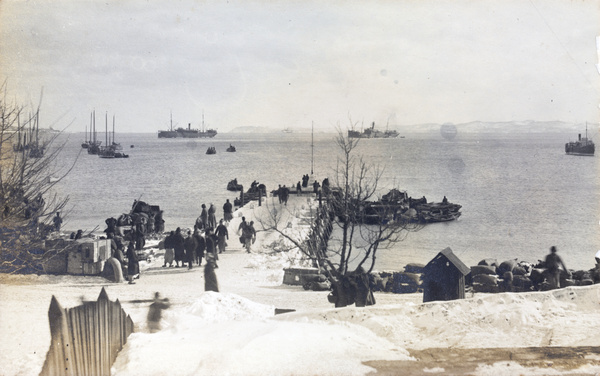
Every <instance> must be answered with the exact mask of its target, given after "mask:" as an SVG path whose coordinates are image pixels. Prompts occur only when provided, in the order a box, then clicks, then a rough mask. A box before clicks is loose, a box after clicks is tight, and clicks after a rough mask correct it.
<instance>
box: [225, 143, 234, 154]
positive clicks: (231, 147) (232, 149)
mask: <svg viewBox="0 0 600 376" xmlns="http://www.w3.org/2000/svg"><path fill="white" fill-rule="evenodd" d="M227 151H228V152H230V153H235V151H236V150H235V146H233V145H231V144H229V147H228V148H227Z"/></svg>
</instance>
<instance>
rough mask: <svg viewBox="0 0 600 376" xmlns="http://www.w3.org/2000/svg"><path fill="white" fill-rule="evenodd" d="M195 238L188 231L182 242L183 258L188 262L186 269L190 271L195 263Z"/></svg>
mask: <svg viewBox="0 0 600 376" xmlns="http://www.w3.org/2000/svg"><path fill="white" fill-rule="evenodd" d="M197 246H198V245H197V243H196V238H194V236H193V235H192V232H191V231H188V233H187V238H185V241H184V242H183V248H184V249H185V256H186V260H187V262H188V269H191V268H192V266H193V265H194V261H196V247H197Z"/></svg>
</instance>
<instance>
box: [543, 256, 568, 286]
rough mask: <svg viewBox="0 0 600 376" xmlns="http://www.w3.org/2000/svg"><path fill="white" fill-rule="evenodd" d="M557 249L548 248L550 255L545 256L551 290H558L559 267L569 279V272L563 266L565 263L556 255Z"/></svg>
mask: <svg viewBox="0 0 600 376" xmlns="http://www.w3.org/2000/svg"><path fill="white" fill-rule="evenodd" d="M556 252H557V249H556V247H555V246H552V247H550V254H548V255H547V256H546V262H545V264H546V270H547V272H548V277H547V279H548V283H549V284H550V288H551V289H557V288H560V267H561V266H562V268H563V269H564V271H565V272H567V274H568V275H569V278H570V277H571V272H569V270H568V269H567V267H566V266H565V263H564V262H563V260H562V259H561V258H560V256H559V255H558V254H557V253H556Z"/></svg>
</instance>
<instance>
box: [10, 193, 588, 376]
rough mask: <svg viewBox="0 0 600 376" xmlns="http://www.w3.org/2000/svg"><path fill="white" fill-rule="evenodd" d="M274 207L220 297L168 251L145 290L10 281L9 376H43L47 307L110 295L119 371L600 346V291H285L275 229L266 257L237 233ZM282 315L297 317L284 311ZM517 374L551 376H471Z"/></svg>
mask: <svg viewBox="0 0 600 376" xmlns="http://www.w3.org/2000/svg"><path fill="white" fill-rule="evenodd" d="M309 204H310V202H307V201H305V200H304V199H298V200H297V201H296V202H294V203H293V205H294V209H296V210H292V213H293V214H292V215H291V217H290V218H289V221H290V223H291V227H292V228H294V229H295V231H298V230H299V229H300V230H301V223H300V222H301V221H299V220H298V218H299V217H300V216H301V214H302V212H305V211H306V210H309ZM267 206H268V205H267ZM267 206H265V207H263V208H261V207H257V206H256V205H252V204H250V205H248V206H247V207H244V208H242V209H240V210H238V211H236V213H235V215H234V220H232V222H231V223H230V224H229V231H230V240H229V247H228V250H227V252H226V253H224V254H221V255H220V260H219V262H218V263H219V268H218V269H217V270H216V273H217V278H218V281H219V287H220V291H221V292H220V293H213V292H204V276H203V268H201V267H194V268H193V269H191V270H188V269H187V268H162V256H161V253H160V252H161V251H159V250H158V249H156V251H155V255H157V256H158V257H154V258H153V259H152V260H151V261H150V262H142V263H141V264H142V265H141V266H142V274H141V278H140V280H138V281H137V283H136V284H135V285H128V284H127V283H111V282H109V281H107V280H105V279H103V278H101V277H81V276H49V275H44V276H17V275H0V298H1V301H0V334H2V337H3V340H2V341H1V342H0V364H2V371H1V372H0V374H1V375H6V376H12V375H37V374H39V371H40V370H41V366H42V364H43V362H44V359H45V356H46V352H47V350H48V347H49V344H50V331H49V327H48V316H47V310H48V306H49V304H50V299H51V297H52V296H53V295H54V296H56V297H57V299H58V301H59V302H60V304H61V305H62V306H63V307H65V308H69V307H73V306H76V305H78V304H80V302H81V300H82V299H83V300H95V299H96V298H97V297H98V294H99V293H100V290H101V289H102V287H105V288H106V290H107V293H108V296H109V298H110V299H111V300H116V299H119V301H120V302H121V304H122V306H123V308H124V309H125V311H126V312H127V313H128V314H130V316H131V318H132V319H133V321H134V323H135V324H136V332H135V333H133V334H132V335H131V336H130V337H129V339H128V343H127V345H126V346H125V347H124V348H123V350H122V351H121V352H120V354H119V356H118V358H117V360H116V362H115V364H114V365H113V368H112V374H113V375H167V374H177V375H194V374H228V375H272V374H278V375H292V374H293V375H341V374H344V375H365V374H368V373H370V372H375V368H373V367H371V366H367V365H366V364H365V362H367V361H378V360H379V361H414V360H415V359H414V358H413V357H412V356H411V354H410V350H420V349H432V348H463V349H478V348H479V349H483V348H503V347H523V348H525V347H544V346H566V347H578V346H599V345H600V343H599V342H600V340H599V339H598V338H600V326H599V325H598V322H600V285H598V284H597V285H592V286H582V287H570V288H565V289H560V290H553V291H546V292H531V293H500V294H483V293H477V294H475V295H474V296H473V297H470V298H467V299H463V300H456V301H449V302H430V303H425V304H423V303H422V294H420V293H414V294H391V293H375V298H376V300H377V304H376V305H375V306H371V307H366V308H356V307H345V308H340V309H336V308H334V307H333V306H332V304H330V303H329V302H328V301H327V298H326V296H327V293H328V292H326V291H325V292H315V291H306V290H304V289H303V288H302V287H300V286H286V285H282V284H281V282H282V279H283V268H284V267H286V266H288V265H289V263H290V259H289V257H290V256H292V255H286V254H283V253H281V254H277V255H269V254H266V253H264V252H263V251H264V250H265V249H268V248H269V247H271V246H272V244H273V242H274V241H275V240H276V238H277V237H276V236H275V235H274V234H273V233H268V232H261V231H259V232H258V235H257V242H256V243H255V245H254V248H253V250H254V253H252V254H247V253H245V252H244V251H243V250H242V249H241V245H240V244H239V242H238V241H237V236H236V230H237V227H238V225H239V222H240V221H241V216H242V215H243V216H246V219H247V220H253V219H254V218H256V216H260V215H261V210H269V209H267ZM271 208H272V207H271ZM294 218H295V219H294ZM155 291H159V292H160V293H161V295H162V296H163V297H167V298H169V300H170V302H171V304H172V305H171V308H170V309H168V310H166V311H165V312H164V315H163V320H162V322H161V324H162V330H160V331H159V332H157V333H149V332H148V330H147V327H146V322H145V320H146V314H147V310H148V305H149V303H139V302H136V300H137V301H139V300H140V299H150V298H151V297H152V296H153V295H154V292H155ZM275 308H283V309H294V310H295V312H291V313H286V314H282V315H275ZM590 362H591V363H590V364H592V365H591V366H588V367H587V368H585V369H581V370H580V371H581V372H580V374H582V373H583V374H594V373H598V372H600V359H595V360H594V359H591V360H590ZM429 371H430V372H444V371H451V370H444V369H432V370H429ZM551 371H552V373H553V374H568V373H569V372H572V371H574V370H570V371H565V370H555V369H551ZM503 372H508V373H503ZM510 372H512V374H549V369H546V370H545V372H542V371H540V370H539V369H533V368H523V367H517V366H514V367H507V365H506V364H505V363H503V364H502V365H494V364H488V365H486V366H485V367H482V368H481V369H480V370H479V371H477V372H476V373H470V374H511V373H510ZM554 372H557V373H554Z"/></svg>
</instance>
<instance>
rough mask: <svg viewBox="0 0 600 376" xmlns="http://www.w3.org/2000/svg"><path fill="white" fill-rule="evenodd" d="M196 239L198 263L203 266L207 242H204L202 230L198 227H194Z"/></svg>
mask: <svg viewBox="0 0 600 376" xmlns="http://www.w3.org/2000/svg"><path fill="white" fill-rule="evenodd" d="M194 239H196V263H198V265H202V258H203V257H204V250H206V241H205V240H204V236H202V233H201V232H200V229H199V228H198V227H196V226H194Z"/></svg>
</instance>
